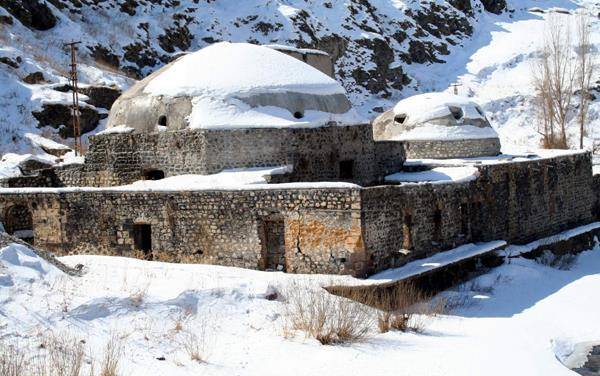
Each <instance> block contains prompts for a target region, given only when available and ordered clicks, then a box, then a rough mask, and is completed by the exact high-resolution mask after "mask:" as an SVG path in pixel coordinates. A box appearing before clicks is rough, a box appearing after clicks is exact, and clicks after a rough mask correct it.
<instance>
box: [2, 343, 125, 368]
mask: <svg viewBox="0 0 600 376" xmlns="http://www.w3.org/2000/svg"><path fill="white" fill-rule="evenodd" d="M121 355H122V351H121V345H120V342H119V340H118V339H117V337H114V338H113V339H111V341H109V342H108V343H107V345H106V349H105V353H104V358H103V360H102V362H101V364H100V372H99V373H96V372H95V371H94V364H93V361H92V363H91V364H90V365H89V367H86V361H85V359H86V357H87V354H86V351H85V342H84V341H80V340H77V339H76V338H74V337H71V336H69V335H68V334H64V333H63V334H58V335H55V334H50V335H43V336H42V338H41V341H40V342H39V343H37V344H36V345H35V346H32V345H31V343H29V344H24V345H16V344H9V343H6V342H3V341H0V376H84V375H86V376H87V375H89V376H117V375H118V365H119V362H120V359H121ZM85 368H87V372H86V370H85Z"/></svg>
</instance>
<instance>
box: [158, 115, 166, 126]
mask: <svg viewBox="0 0 600 376" xmlns="http://www.w3.org/2000/svg"><path fill="white" fill-rule="evenodd" d="M157 124H158V125H160V126H161V127H167V126H168V123H167V115H160V116H159V117H158V123H157Z"/></svg>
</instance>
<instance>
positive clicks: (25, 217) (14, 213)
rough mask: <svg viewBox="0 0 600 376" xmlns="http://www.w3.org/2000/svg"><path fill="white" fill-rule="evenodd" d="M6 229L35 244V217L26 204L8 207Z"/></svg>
mask: <svg viewBox="0 0 600 376" xmlns="http://www.w3.org/2000/svg"><path fill="white" fill-rule="evenodd" d="M4 229H5V230H6V232H7V233H8V234H9V235H13V236H15V237H17V238H19V239H22V240H24V241H26V242H28V243H30V244H33V217H32V215H31V210H29V208H28V207H27V206H26V205H23V204H17V205H13V206H11V207H9V208H8V209H6V213H5V214H4Z"/></svg>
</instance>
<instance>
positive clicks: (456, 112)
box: [448, 106, 464, 120]
mask: <svg viewBox="0 0 600 376" xmlns="http://www.w3.org/2000/svg"><path fill="white" fill-rule="evenodd" d="M448 108H449V109H450V112H451V113H452V116H453V117H454V118H455V119H456V120H460V119H462V117H463V116H464V113H463V110H462V108H460V107H456V106H449V107H448Z"/></svg>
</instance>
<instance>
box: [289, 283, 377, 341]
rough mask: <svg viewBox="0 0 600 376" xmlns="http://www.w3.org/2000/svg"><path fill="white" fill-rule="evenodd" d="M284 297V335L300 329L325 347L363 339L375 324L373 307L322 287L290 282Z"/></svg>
mask: <svg viewBox="0 0 600 376" xmlns="http://www.w3.org/2000/svg"><path fill="white" fill-rule="evenodd" d="M284 295H285V318H286V320H285V323H284V332H285V331H289V330H290V329H291V330H299V331H302V332H304V333H305V334H306V335H307V336H310V337H313V338H315V339H317V340H318V341H319V342H321V343H322V344H324V345H333V344H340V343H350V342H358V341H362V340H365V339H366V338H367V337H368V336H369V334H370V332H371V330H372V328H373V326H374V323H375V314H376V312H375V310H374V309H373V308H371V307H369V306H367V305H365V304H362V303H358V302H357V301H353V300H350V299H346V298H341V297H338V296H334V295H331V294H329V293H327V292H326V291H325V290H323V289H322V288H321V287H314V286H308V285H305V286H302V285H300V284H298V283H292V284H291V285H289V286H288V287H287V288H286V290H285V292H284Z"/></svg>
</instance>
